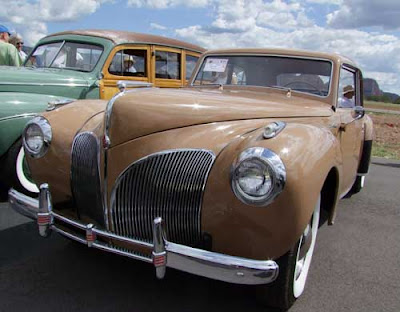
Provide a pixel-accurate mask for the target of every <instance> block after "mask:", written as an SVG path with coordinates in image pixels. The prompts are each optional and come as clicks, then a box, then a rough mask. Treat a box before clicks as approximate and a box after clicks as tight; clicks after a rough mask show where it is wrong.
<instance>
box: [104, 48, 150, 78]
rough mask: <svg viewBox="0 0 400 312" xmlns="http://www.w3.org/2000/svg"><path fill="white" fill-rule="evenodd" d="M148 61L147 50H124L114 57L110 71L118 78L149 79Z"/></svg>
mask: <svg viewBox="0 0 400 312" xmlns="http://www.w3.org/2000/svg"><path fill="white" fill-rule="evenodd" d="M146 59H147V51H146V50H134V49H131V50H129V49H127V50H122V51H119V52H117V53H116V54H115V55H114V57H113V59H112V61H111V64H110V67H109V68H108V71H109V72H110V74H113V75H117V76H131V77H147V70H146V63H147V62H146Z"/></svg>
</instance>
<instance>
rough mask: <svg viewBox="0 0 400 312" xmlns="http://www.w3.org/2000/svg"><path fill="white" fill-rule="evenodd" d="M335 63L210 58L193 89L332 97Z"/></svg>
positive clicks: (248, 58) (276, 59)
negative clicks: (257, 90)
mask: <svg viewBox="0 0 400 312" xmlns="http://www.w3.org/2000/svg"><path fill="white" fill-rule="evenodd" d="M331 73H332V63H331V62H330V61H325V60H316V59H306V58H293V57H284V56H242V55H241V56H232V55H230V56H208V57H206V58H205V59H204V61H203V64H202V65H201V67H200V70H199V72H198V73H197V75H196V78H195V80H194V81H193V85H195V86H200V85H246V86H261V87H272V88H285V89H286V88H287V89H290V90H295V91H300V92H305V93H309V94H313V95H318V96H327V95H328V94H329V88H330V81H331Z"/></svg>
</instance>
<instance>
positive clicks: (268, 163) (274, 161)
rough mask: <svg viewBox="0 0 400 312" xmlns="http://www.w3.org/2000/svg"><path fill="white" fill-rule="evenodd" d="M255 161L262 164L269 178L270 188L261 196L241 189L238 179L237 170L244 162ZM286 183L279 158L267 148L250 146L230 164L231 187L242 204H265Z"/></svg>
mask: <svg viewBox="0 0 400 312" xmlns="http://www.w3.org/2000/svg"><path fill="white" fill-rule="evenodd" d="M251 161H257V162H259V163H262V164H264V166H265V168H266V169H267V170H268V172H269V174H270V179H271V187H270V189H269V190H268V191H267V192H266V193H265V194H263V195H262V196H253V195H251V194H249V193H248V192H246V191H245V190H243V188H242V187H241V186H240V183H239V181H238V170H239V168H240V167H241V166H242V165H243V164H245V162H251ZM285 183H286V168H285V165H284V164H283V162H282V160H281V158H280V157H279V156H278V155H277V154H276V153H274V152H273V151H271V150H270V149H268V148H264V147H251V148H248V149H246V150H244V151H243V152H242V153H241V154H240V155H239V157H238V158H237V160H236V161H235V162H234V163H233V165H232V170H231V187H232V190H233V193H234V194H235V195H236V197H237V198H238V199H239V200H240V201H241V202H243V203H244V204H247V205H251V206H267V205H269V204H270V203H272V202H273V201H274V200H275V198H276V197H277V196H278V195H279V194H280V193H281V192H282V191H283V189H284V187H285Z"/></svg>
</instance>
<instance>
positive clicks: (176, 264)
mask: <svg viewBox="0 0 400 312" xmlns="http://www.w3.org/2000/svg"><path fill="white" fill-rule="evenodd" d="M8 195H9V197H8V198H9V203H10V205H11V207H12V208H13V209H14V210H16V211H17V212H19V213H21V214H22V215H24V216H27V217H29V218H31V219H35V220H37V224H38V227H39V233H40V235H41V236H44V237H46V236H48V235H50V233H51V231H52V230H54V231H56V232H58V233H60V234H62V235H64V236H66V237H68V238H70V239H73V240H76V241H78V242H80V243H83V244H86V245H87V246H88V247H94V248H98V249H101V250H104V251H108V252H111V253H115V254H118V255H122V256H127V257H129V258H133V259H137V260H142V261H145V262H148V263H153V265H154V266H155V268H156V275H157V277H158V278H163V277H164V276H165V272H166V268H167V267H171V268H174V269H177V270H181V271H185V272H188V273H192V274H195V275H200V276H204V277H208V278H211V279H216V280H220V281H225V282H229V283H235V284H248V285H257V284H268V283H271V282H273V281H274V280H275V279H276V278H277V277H278V273H279V268H278V265H277V264H276V262H275V261H273V260H264V261H262V260H252V259H246V258H241V257H234V256H228V255H224V254H220V253H216V252H210V251H206V250H202V249H197V248H192V247H188V246H184V245H180V244H176V243H173V242H169V241H168V240H167V239H166V237H165V234H164V233H165V232H164V228H163V223H162V220H161V218H156V219H155V220H154V222H153V243H152V244H151V243H148V242H143V241H139V240H135V239H131V238H128V237H123V236H119V235H115V234H113V233H111V232H108V231H104V230H101V229H98V228H96V227H95V226H94V225H93V224H83V223H80V222H77V221H74V220H72V219H69V218H66V217H65V216H62V215H60V214H58V213H56V212H54V211H53V209H52V202H51V195H50V191H49V188H48V185H47V184H42V185H41V186H40V194H39V199H33V198H31V197H28V196H26V195H24V194H22V193H20V192H18V191H16V190H14V189H11V190H10V191H9V193H8ZM56 220H58V221H61V222H63V223H65V224H68V225H69V227H70V228H73V229H76V230H77V231H76V233H75V232H70V231H66V230H64V229H62V228H61V227H59V226H57V224H56V223H55V222H54V221H56ZM79 232H81V233H82V232H83V233H86V235H82V234H80V233H79ZM99 238H103V239H110V240H114V241H119V242H121V243H123V244H124V245H125V246H128V247H129V250H135V248H136V249H143V248H146V249H149V250H151V251H152V252H151V257H148V256H144V255H143V254H136V253H134V252H131V251H129V250H128V251H127V250H122V249H121V248H118V247H115V246H113V245H111V244H108V243H105V242H104V240H101V239H99Z"/></svg>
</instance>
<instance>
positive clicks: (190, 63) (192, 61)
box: [186, 55, 199, 80]
mask: <svg viewBox="0 0 400 312" xmlns="http://www.w3.org/2000/svg"><path fill="white" fill-rule="evenodd" d="M198 59H199V58H198V57H197V56H193V55H186V80H189V79H190V77H191V76H192V73H193V70H194V68H195V67H196V63H197V60H198Z"/></svg>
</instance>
